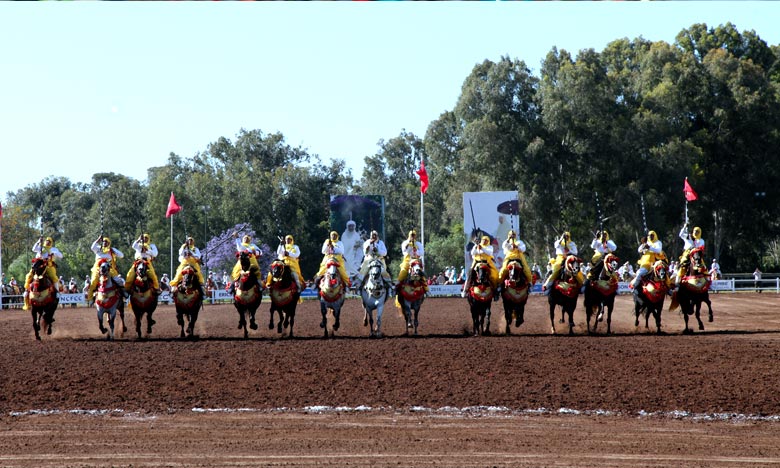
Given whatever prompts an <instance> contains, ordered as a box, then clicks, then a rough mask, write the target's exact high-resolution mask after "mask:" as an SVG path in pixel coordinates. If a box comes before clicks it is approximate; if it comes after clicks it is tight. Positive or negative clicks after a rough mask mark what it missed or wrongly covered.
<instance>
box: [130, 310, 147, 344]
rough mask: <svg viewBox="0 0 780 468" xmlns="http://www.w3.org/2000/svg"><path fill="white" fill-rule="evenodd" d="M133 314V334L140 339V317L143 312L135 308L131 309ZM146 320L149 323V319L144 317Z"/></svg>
mask: <svg viewBox="0 0 780 468" xmlns="http://www.w3.org/2000/svg"><path fill="white" fill-rule="evenodd" d="M133 315H135V334H136V337H137V338H138V339H139V340H140V339H141V319H142V318H143V316H144V313H143V312H136V311H135V309H134V310H133ZM146 322H147V323H149V319H148V318H147V319H146Z"/></svg>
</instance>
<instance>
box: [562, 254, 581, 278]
mask: <svg viewBox="0 0 780 468" xmlns="http://www.w3.org/2000/svg"><path fill="white" fill-rule="evenodd" d="M581 265H582V260H581V259H580V258H578V257H576V256H575V255H569V256H568V257H566V260H565V261H564V262H563V269H562V271H563V273H564V274H565V275H566V276H568V277H574V276H577V273H579V272H580V266H581Z"/></svg>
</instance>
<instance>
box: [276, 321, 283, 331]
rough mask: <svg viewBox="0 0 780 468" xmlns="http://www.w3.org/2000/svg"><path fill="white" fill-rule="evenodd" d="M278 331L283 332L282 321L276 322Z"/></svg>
mask: <svg viewBox="0 0 780 468" xmlns="http://www.w3.org/2000/svg"><path fill="white" fill-rule="evenodd" d="M276 333H282V322H279V323H277V324H276Z"/></svg>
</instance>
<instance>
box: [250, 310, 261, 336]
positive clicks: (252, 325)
mask: <svg viewBox="0 0 780 468" xmlns="http://www.w3.org/2000/svg"><path fill="white" fill-rule="evenodd" d="M257 307H260V304H257ZM257 307H255V308H252V309H251V310H250V311H249V328H251V329H252V330H257V320H255V315H257Z"/></svg>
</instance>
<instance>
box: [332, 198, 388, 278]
mask: <svg viewBox="0 0 780 468" xmlns="http://www.w3.org/2000/svg"><path fill="white" fill-rule="evenodd" d="M330 229H331V231H336V232H338V233H339V240H341V242H342V243H343V244H344V266H345V267H346V269H347V274H348V275H349V276H350V278H354V276H355V275H357V273H358V271H359V270H360V265H361V263H362V262H363V242H365V240H366V239H368V237H369V235H370V234H371V231H376V232H377V233H378V234H379V238H380V239H382V241H385V198H384V197H383V196H382V195H331V197H330ZM323 241H325V239H322V240H321V242H323ZM389 249H390V246H388V250H389Z"/></svg>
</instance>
